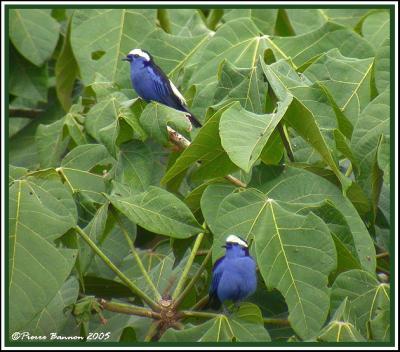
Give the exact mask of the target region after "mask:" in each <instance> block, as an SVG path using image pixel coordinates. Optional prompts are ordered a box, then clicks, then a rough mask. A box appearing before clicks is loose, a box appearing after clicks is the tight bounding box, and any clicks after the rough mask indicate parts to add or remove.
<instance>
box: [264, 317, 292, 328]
mask: <svg viewBox="0 0 400 352" xmlns="http://www.w3.org/2000/svg"><path fill="white" fill-rule="evenodd" d="M263 322H264V324H274V325H281V326H289V325H290V323H289V320H287V319H274V318H263Z"/></svg>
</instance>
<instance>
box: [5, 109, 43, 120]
mask: <svg viewBox="0 0 400 352" xmlns="http://www.w3.org/2000/svg"><path fill="white" fill-rule="evenodd" d="M43 112H44V110H42V109H24V108H9V109H8V117H28V118H30V119H34V118H36V117H38V116H39V115H40V114H42V113H43Z"/></svg>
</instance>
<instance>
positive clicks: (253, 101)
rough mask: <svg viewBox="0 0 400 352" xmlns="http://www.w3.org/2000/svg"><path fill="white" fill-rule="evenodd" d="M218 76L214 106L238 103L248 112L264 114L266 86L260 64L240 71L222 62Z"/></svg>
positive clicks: (226, 62) (228, 63)
mask: <svg viewBox="0 0 400 352" xmlns="http://www.w3.org/2000/svg"><path fill="white" fill-rule="evenodd" d="M218 76H219V77H218V80H219V81H218V86H217V90H216V92H215V96H214V102H215V103H216V104H219V103H222V102H226V101H239V102H240V104H241V105H242V107H243V108H244V109H246V110H248V111H251V112H254V113H257V114H261V113H263V112H265V101H266V96H267V85H266V84H265V82H264V79H263V78H264V77H263V73H262V69H261V66H260V63H258V64H257V65H255V66H253V67H252V68H250V69H241V68H238V67H235V66H234V65H232V64H231V63H230V62H228V61H224V62H223V63H222V67H221V68H220V72H219V74H218Z"/></svg>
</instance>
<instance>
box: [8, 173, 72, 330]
mask: <svg viewBox="0 0 400 352" xmlns="http://www.w3.org/2000/svg"><path fill="white" fill-rule="evenodd" d="M39 183H40V182H39ZM42 186H43V187H42ZM42 186H40V185H39V184H37V183H35V179H34V178H29V179H25V180H18V181H15V182H14V183H13V184H12V186H11V188H10V199H9V209H10V219H9V226H10V233H9V236H10V237H9V253H10V260H9V275H10V276H9V277H10V283H9V285H10V286H9V294H10V299H11V304H10V317H11V319H10V331H11V332H14V331H18V330H21V329H23V328H24V327H25V326H26V325H28V324H30V323H31V321H32V320H33V319H35V318H36V317H37V314H40V312H42V311H43V309H44V308H45V307H46V306H47V305H48V304H49V303H50V301H51V300H52V299H53V298H54V296H55V295H56V293H57V292H58V291H59V289H60V288H61V286H62V285H63V282H64V281H65V279H66V278H67V276H68V275H69V273H70V271H71V269H72V266H73V264H74V262H75V258H76V251H75V250H71V249H65V248H56V247H55V246H54V245H53V243H52V241H54V239H56V238H58V237H60V236H61V235H63V234H64V233H65V232H66V231H67V230H68V229H70V228H71V227H73V226H74V225H75V224H76V214H71V212H70V210H69V209H68V208H66V206H65V205H64V204H65V203H64V201H61V200H60V199H64V198H65V197H68V198H69V199H67V198H65V201H72V198H71V195H70V194H69V193H68V192H67V191H66V189H65V187H64V185H62V184H61V183H60V182H59V181H47V183H46V184H42ZM43 224H45V226H43ZM27 292H29V295H27Z"/></svg>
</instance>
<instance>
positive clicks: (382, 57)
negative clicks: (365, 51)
mask: <svg viewBox="0 0 400 352" xmlns="http://www.w3.org/2000/svg"><path fill="white" fill-rule="evenodd" d="M375 60H376V63H375V84H376V89H377V90H378V92H379V93H382V92H383V91H384V90H385V89H386V88H387V87H389V85H390V40H389V39H386V40H385V41H383V43H382V44H381V46H380V47H379V48H378V50H377V52H376V57H375Z"/></svg>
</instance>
